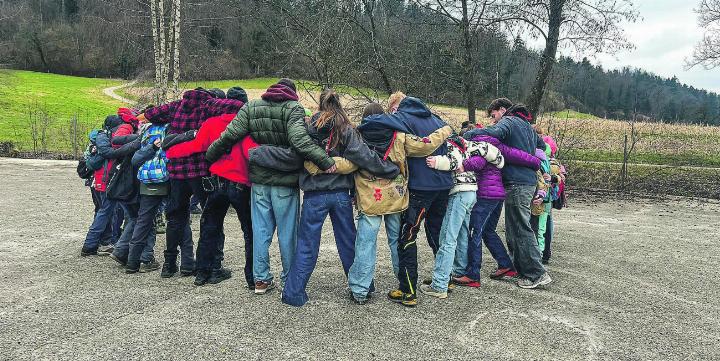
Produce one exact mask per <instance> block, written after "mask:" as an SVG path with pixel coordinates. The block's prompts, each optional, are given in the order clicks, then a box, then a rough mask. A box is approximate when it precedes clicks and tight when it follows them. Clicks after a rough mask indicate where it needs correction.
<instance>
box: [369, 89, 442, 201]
mask: <svg viewBox="0 0 720 361" xmlns="http://www.w3.org/2000/svg"><path fill="white" fill-rule="evenodd" d="M378 124H382V125H386V126H387V127H388V128H390V129H393V130H397V131H399V132H403V133H408V134H413V135H417V136H419V137H427V136H428V135H430V134H432V133H433V132H434V131H436V130H438V129H440V128H442V127H444V126H446V125H447V124H445V122H444V121H443V120H442V119H440V118H439V117H438V116H436V115H435V114H433V113H432V112H430V110H429V109H428V108H427V107H426V106H425V104H423V102H422V101H420V99H418V98H414V97H406V98H405V99H403V100H402V101H401V102H400V106H399V107H398V110H397V112H396V113H392V114H379V115H373V116H371V117H368V118H366V119H364V120H363V123H361V125H360V126H359V127H358V130H360V132H361V133H362V132H363V129H364V128H365V127H368V128H369V127H371V126H377V125H378ZM445 154H447V146H446V145H445V144H443V145H442V146H440V147H439V148H438V149H437V150H436V151H435V152H434V153H433V154H432V155H445ZM407 161H408V171H409V173H410V176H409V179H408V188H409V189H410V190H419V191H440V190H447V189H450V188H452V187H453V177H452V174H451V173H450V172H446V171H440V170H436V169H432V168H430V167H428V166H427V163H426V162H425V157H419V158H415V157H414V158H410V157H408V158H407Z"/></svg>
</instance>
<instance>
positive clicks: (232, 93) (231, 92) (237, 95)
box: [227, 86, 248, 104]
mask: <svg viewBox="0 0 720 361" xmlns="http://www.w3.org/2000/svg"><path fill="white" fill-rule="evenodd" d="M227 98H228V99H235V100H239V101H241V102H243V103H244V104H247V102H248V95H247V92H246V91H245V89H243V88H241V87H239V86H234V87H232V88H230V89H228V91H227Z"/></svg>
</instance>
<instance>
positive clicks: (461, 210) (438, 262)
mask: <svg viewBox="0 0 720 361" xmlns="http://www.w3.org/2000/svg"><path fill="white" fill-rule="evenodd" d="M475 198H476V196H475V191H465V192H457V193H453V194H451V195H450V198H448V207H447V212H445V218H443V222H442V227H441V228H440V248H439V249H438V252H437V255H436V256H435V269H434V270H433V277H432V288H434V289H435V290H438V291H441V292H445V291H447V286H448V283H449V282H450V273H451V272H452V266H453V261H454V260H455V248H456V247H457V244H458V239H465V240H467V238H468V234H470V213H471V211H472V209H473V205H475Z"/></svg>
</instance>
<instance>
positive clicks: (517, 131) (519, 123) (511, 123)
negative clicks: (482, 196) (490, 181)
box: [463, 115, 545, 186]
mask: <svg viewBox="0 0 720 361" xmlns="http://www.w3.org/2000/svg"><path fill="white" fill-rule="evenodd" d="M478 135H489V136H491V137H495V138H497V139H499V140H500V141H501V142H502V143H503V144H505V145H507V146H508V147H512V148H516V149H520V150H522V151H524V152H526V153H528V154H531V155H534V154H535V149H536V148H540V149H545V142H543V140H542V139H541V138H540V137H539V136H538V135H537V133H536V132H535V130H534V129H533V128H532V126H530V123H528V122H527V121H526V120H524V119H522V118H520V117H517V116H512V115H510V116H508V115H506V116H503V118H502V119H500V121H499V122H498V123H497V124H495V125H491V126H489V127H486V128H476V129H473V130H471V131H468V132H466V133H465V134H464V135H463V137H464V138H465V139H472V138H473V137H475V136H478ZM502 176H503V183H504V184H505V185H528V186H532V185H536V184H537V176H536V174H535V171H534V170H533V169H531V168H527V167H522V166H517V165H513V164H512V163H505V167H503V169H502Z"/></svg>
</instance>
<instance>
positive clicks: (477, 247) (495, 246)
mask: <svg viewBox="0 0 720 361" xmlns="http://www.w3.org/2000/svg"><path fill="white" fill-rule="evenodd" d="M502 207H503V201H499V200H492V199H484V198H478V199H477V202H476V203H475V206H474V207H473V210H472V214H471V216H470V232H471V235H470V238H469V240H468V239H465V240H464V241H463V240H459V241H458V248H457V251H456V252H455V266H454V269H453V273H454V274H455V275H456V276H467V277H469V278H471V279H474V280H480V267H481V266H482V243H481V242H484V243H485V247H487V249H488V250H489V251H490V255H492V257H493V258H494V259H495V262H497V264H498V268H510V269H512V268H513V264H512V261H511V260H510V256H509V255H508V253H507V251H506V250H505V245H504V244H503V241H502V239H500V236H499V235H498V233H497V224H498V221H499V220H500V214H501V213H502Z"/></svg>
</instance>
